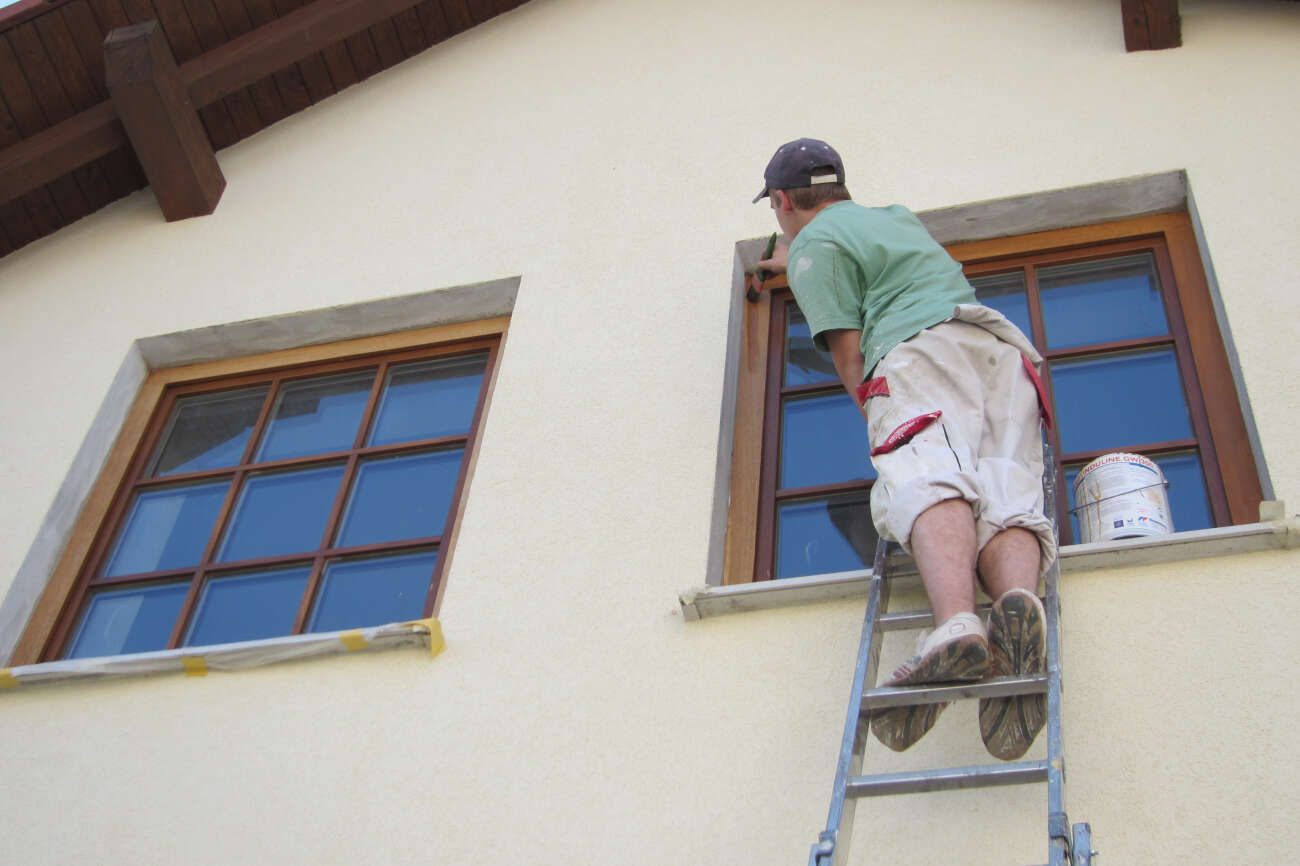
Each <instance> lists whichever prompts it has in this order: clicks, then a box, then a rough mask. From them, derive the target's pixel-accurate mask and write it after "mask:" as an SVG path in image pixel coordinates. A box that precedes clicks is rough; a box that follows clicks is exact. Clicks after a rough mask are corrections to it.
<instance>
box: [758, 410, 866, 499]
mask: <svg viewBox="0 0 1300 866" xmlns="http://www.w3.org/2000/svg"><path fill="white" fill-rule="evenodd" d="M781 425H782V426H781V431H782V435H781V478H780V480H779V482H778V486H779V487H780V488H782V489H791V488H798V487H812V486H813V485H819V484H838V483H840V482H843V481H854V480H859V479H867V478H875V477H876V472H875V470H874V469H873V468H872V467H871V461H870V459H869V458H868V457H867V453H868V452H869V451H870V448H869V447H868V445H867V425H866V423H865V422H864V421H863V420H862V413H861V412H859V411H858V409H857V407H856V406H854V405H853V399H852V398H851V397H849V396H848V394H846V393H844V392H843V390H837V391H835V392H834V393H833V394H825V395H822V396H817V397H796V398H791V399H787V400H786V401H785V402H784V404H783V406H782V413H781Z"/></svg>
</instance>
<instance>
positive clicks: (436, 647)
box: [0, 617, 446, 690]
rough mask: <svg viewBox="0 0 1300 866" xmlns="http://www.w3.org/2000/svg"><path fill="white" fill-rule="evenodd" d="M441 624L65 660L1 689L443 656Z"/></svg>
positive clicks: (25, 668)
mask: <svg viewBox="0 0 1300 866" xmlns="http://www.w3.org/2000/svg"><path fill="white" fill-rule="evenodd" d="M445 646H446V644H445V643H444V642H443V639H442V626H441V624H439V622H438V620H437V619H435V618H432V617H431V618H429V619H421V620H415V621H414V622H404V623H393V624H391V625H380V626H373V627H371V628H359V629H353V630H351V631H336V632H327V633H322V634H301V635H291V636H289V637H277V638H268V639H266V640H254V641H243V642H240V643H226V644H214V645H212V646H205V647H187V648H184V649H174V650H159V651H158V652H149V653H133V654H131V655H119V656H103V657H100V658H86V659H65V660H63V661H57V662H42V663H40V664H34V665H22V666H19V667H14V668H0V690H8V689H15V688H17V687H19V686H28V685H36V684H39V683H57V682H71V681H74V680H95V679H107V678H114V679H115V678H119V677H131V676H144V675H148V674H179V673H183V674H185V676H187V677H201V676H205V675H206V674H207V672H208V671H237V670H243V669H245V668H252V667H261V666H262V665H269V664H275V663H277V662H286V661H294V660H297V659H305V658H315V657H317V656H329V655H337V654H338V653H344V652H356V651H359V650H388V649H402V648H404V647H421V648H424V649H428V650H429V654H430V656H436V655H438V653H440V652H442V651H443V649H444V648H445Z"/></svg>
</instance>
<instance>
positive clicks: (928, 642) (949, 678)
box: [871, 613, 989, 752]
mask: <svg viewBox="0 0 1300 866" xmlns="http://www.w3.org/2000/svg"><path fill="white" fill-rule="evenodd" d="M916 643H917V647H916V655H914V656H912V657H911V658H910V659H908V660H907V661H905V662H903V663H902V664H901V665H899V666H898V667H897V668H895V670H894V672H893V673H892V674H890V675H889V678H888V679H887V680H885V681H884V682H883V683H881V684H880V685H881V686H884V687H893V686H918V685H928V684H933V683H963V682H975V681H977V680H981V679H983V678H984V674H985V672H986V671H987V669H988V654H989V647H988V638H987V633H986V630H985V628H984V623H982V622H980V619H979V617H977V616H976V615H975V614H973V613H959V614H956V615H954V616H953V617H952V618H951V619H949V620H948V621H947V622H945V623H944V624H943V625H941V626H939V627H938V628H936V629H935V630H934V631H932V632H928V633H925V634H922V635H921V636H920V638H918V639H917V642H916ZM946 706H948V704H947V703H946V702H945V703H939V704H916V705H914V706H910V707H888V708H886V709H882V710H875V711H873V712H872V713H871V733H873V734H875V735H876V739H878V740H880V742H882V743H884V744H885V745H886V746H888V747H889V748H891V749H893V750H894V751H895V752H901V751H903V750H904V749H907V748H910V747H911V745H912V744H913V743H915V742H916V741H917V740H919V739H921V737H923V736H925V734H926V732H927V731H929V730H930V728H932V727H934V723H935V720H937V719H938V718H939V713H940V712H942V711H943V708H944V707H946Z"/></svg>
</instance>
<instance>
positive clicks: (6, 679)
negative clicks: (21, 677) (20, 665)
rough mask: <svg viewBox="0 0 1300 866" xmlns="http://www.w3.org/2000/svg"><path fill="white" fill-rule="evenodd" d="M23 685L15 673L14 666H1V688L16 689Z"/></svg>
mask: <svg viewBox="0 0 1300 866" xmlns="http://www.w3.org/2000/svg"><path fill="white" fill-rule="evenodd" d="M21 685H22V683H20V682H18V677H16V676H14V674H13V668H0V689H16V688H18V687H19V686H21Z"/></svg>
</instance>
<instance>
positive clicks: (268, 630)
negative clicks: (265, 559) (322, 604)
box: [185, 566, 311, 646]
mask: <svg viewBox="0 0 1300 866" xmlns="http://www.w3.org/2000/svg"><path fill="white" fill-rule="evenodd" d="M310 576H311V567H310V566H302V567H300V568H287V569H281V570H278V571H259V572H253V573H251V574H240V575H237V576H235V577H214V578H210V579H209V580H208V582H207V583H206V584H205V585H204V587H203V591H202V592H201V593H200V594H199V603H198V607H197V608H196V609H195V612H194V620H193V621H192V622H191V623H190V632H189V634H188V635H187V636H186V638H185V646H203V645H205V644H214V643H231V642H233V641H240V640H260V639H262V638H268V637H279V636H281V635H286V634H289V632H291V631H293V620H294V618H295V617H296V616H297V615H298V605H299V603H300V602H301V601H302V594H303V592H304V591H305V590H306V589H307V578H308V577H310Z"/></svg>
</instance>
